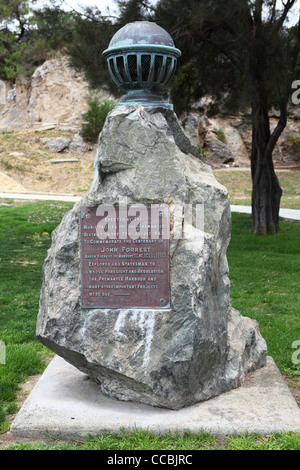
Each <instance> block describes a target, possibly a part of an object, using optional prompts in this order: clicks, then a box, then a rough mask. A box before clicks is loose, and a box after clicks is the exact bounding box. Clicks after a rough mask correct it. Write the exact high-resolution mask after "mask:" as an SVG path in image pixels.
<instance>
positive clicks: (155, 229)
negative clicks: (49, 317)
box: [80, 205, 170, 308]
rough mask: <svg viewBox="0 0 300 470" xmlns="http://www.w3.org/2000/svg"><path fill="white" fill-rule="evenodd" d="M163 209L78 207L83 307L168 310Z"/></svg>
mask: <svg viewBox="0 0 300 470" xmlns="http://www.w3.org/2000/svg"><path fill="white" fill-rule="evenodd" d="M169 225H170V221H169V207H168V206H166V205H151V206H141V205H135V206H128V207H127V206H124V207H121V206H118V207H114V206H99V207H98V208H83V209H82V210H81V224H80V242H81V301H82V304H81V305H82V307H83V308H124V307H140V308H169V306H170V294H169V291H170V288H169V282H170V279H169V278H170V275H169Z"/></svg>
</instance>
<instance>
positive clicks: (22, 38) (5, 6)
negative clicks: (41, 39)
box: [0, 0, 36, 80]
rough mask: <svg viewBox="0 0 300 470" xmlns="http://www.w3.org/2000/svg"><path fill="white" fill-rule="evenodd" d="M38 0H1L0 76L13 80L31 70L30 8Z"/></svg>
mask: <svg viewBox="0 0 300 470" xmlns="http://www.w3.org/2000/svg"><path fill="white" fill-rule="evenodd" d="M35 2H36V0H11V1H9V2H7V1H6V0H0V77H1V78H2V79H4V80H13V79H14V78H15V77H16V76H17V75H20V74H22V73H26V72H28V71H29V70H30V68H31V64H30V63H29V62H30V61H28V55H30V52H31V48H32V43H31V38H30V28H31V23H30V21H31V20H30V9H31V7H32V5H33V4H34V3H35Z"/></svg>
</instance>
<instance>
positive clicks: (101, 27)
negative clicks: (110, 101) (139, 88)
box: [67, 8, 122, 96]
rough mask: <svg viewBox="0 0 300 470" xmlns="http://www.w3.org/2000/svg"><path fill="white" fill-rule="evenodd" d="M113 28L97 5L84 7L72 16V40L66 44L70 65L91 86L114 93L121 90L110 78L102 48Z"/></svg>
mask: <svg viewBox="0 0 300 470" xmlns="http://www.w3.org/2000/svg"><path fill="white" fill-rule="evenodd" d="M117 29H118V27H117V25H116V24H113V23H112V22H111V21H110V20H109V19H107V18H105V17H103V16H102V14H101V12H100V11H99V10H98V9H97V8H94V9H92V8H87V9H86V10H85V14H84V15H77V16H76V18H75V22H74V28H73V36H72V42H71V43H70V44H69V45H68V48H67V52H68V55H69V59H70V65H71V66H72V67H73V68H74V69H75V70H77V71H79V72H81V73H83V75H84V77H85V79H86V80H87V82H88V83H89V86H90V87H91V89H99V88H101V89H107V90H108V91H109V92H110V93H112V94H113V95H114V96H120V95H121V93H122V92H120V90H119V89H118V88H117V86H116V85H115V84H114V82H113V81H112V79H111V78H110V75H109V73H108V68H107V64H106V61H105V59H104V57H103V55H102V52H103V51H104V50H105V49H107V47H108V44H109V42H110V40H111V38H112V36H113V35H114V34H115V32H116V31H117Z"/></svg>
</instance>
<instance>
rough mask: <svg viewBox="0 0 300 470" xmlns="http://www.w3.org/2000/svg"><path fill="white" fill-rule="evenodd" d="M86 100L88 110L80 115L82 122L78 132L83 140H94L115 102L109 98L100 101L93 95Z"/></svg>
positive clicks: (96, 138)
mask: <svg viewBox="0 0 300 470" xmlns="http://www.w3.org/2000/svg"><path fill="white" fill-rule="evenodd" d="M87 102H88V110H87V112H86V113H84V114H83V116H82V119H83V124H82V127H81V131H80V134H81V136H82V137H83V139H84V140H85V141H87V142H96V141H97V140H98V137H99V133H100V132H101V131H102V128H103V126H104V123H105V119H106V117H107V115H108V113H109V112H110V111H112V110H113V108H114V107H115V103H114V101H111V100H105V101H103V103H100V102H99V100H98V98H97V97H93V96H90V97H89V98H88V100H87Z"/></svg>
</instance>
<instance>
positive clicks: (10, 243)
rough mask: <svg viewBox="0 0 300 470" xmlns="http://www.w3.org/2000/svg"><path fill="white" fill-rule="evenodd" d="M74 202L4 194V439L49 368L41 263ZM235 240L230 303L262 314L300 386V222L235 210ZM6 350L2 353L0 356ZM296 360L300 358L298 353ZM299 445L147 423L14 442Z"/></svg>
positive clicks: (271, 345) (275, 348)
mask: <svg viewBox="0 0 300 470" xmlns="http://www.w3.org/2000/svg"><path fill="white" fill-rule="evenodd" d="M72 205H73V204H72V203H62V202H35V203H24V202H16V201H11V200H2V201H0V221H1V222H0V341H2V342H4V343H5V345H6V361H5V364H0V441H1V433H4V432H5V431H7V430H8V428H9V424H8V417H9V415H10V414H13V413H15V412H16V411H17V405H16V398H17V395H18V391H19V384H20V383H22V382H24V381H25V380H26V379H27V378H28V377H29V376H30V375H34V374H37V373H39V372H42V371H43V370H44V368H45V364H46V363H47V359H49V357H51V352H49V350H47V349H46V348H45V347H43V346H42V345H40V344H39V343H38V342H37V341H36V338H35V324H36V316H37V313H38V303H39V294H40V288H41V283H42V265H43V262H44V259H45V256H46V252H47V249H48V248H49V246H50V243H51V238H50V235H51V232H52V230H53V229H54V228H55V227H56V226H57V225H58V224H59V222H60V221H61V219H62V216H63V215H64V213H65V212H66V211H67V210H69V209H70V208H71V207H72ZM232 217H233V223H232V241H231V244H230V246H229V248H228V252H227V255H228V262H229V267H230V280H231V303H232V305H233V307H235V308H236V309H238V310H239V311H240V312H241V313H242V314H243V315H244V316H248V317H251V318H255V319H257V320H258V322H259V326H260V331H261V333H262V335H263V337H264V338H265V339H266V341H267V344H268V354H269V355H270V356H272V357H273V358H274V360H275V362H276V364H277V366H278V367H279V369H280V370H281V372H282V373H284V374H285V375H286V376H287V378H288V379H290V380H293V383H294V385H295V386H296V387H298V389H300V381H299V377H300V367H299V365H297V364H294V363H293V361H292V356H293V353H295V349H293V343H294V341H296V340H300V300H299V255H300V223H298V222H284V221H282V222H281V225H280V229H281V230H280V233H279V234H278V235H276V236H267V237H260V236H258V237H254V236H253V235H251V233H250V227H251V218H250V216H248V215H246V214H235V213H234V214H232ZM0 357H1V356H0ZM294 362H295V361H294ZM10 448H13V449H41V450H44V449H48V448H57V449H73V448H76V449H93V450H101V449H103V450H104V449H107V450H112V449H116V450H117V449H119V450H121V449H126V450H132V449H137V450H142V449H163V450H165V449H170V450H175V449H177V450H178V449H186V450H192V449H234V450H235V449H286V450H287V449H298V450H299V449H300V436H299V435H298V434H295V433H280V434H274V435H271V436H265V437H263V436H254V435H244V436H240V437H228V438H224V439H222V440H220V439H217V438H215V437H214V436H212V435H211V434H207V433H202V432H201V431H200V430H199V433H198V434H190V433H186V434H185V435H184V436H171V435H167V436H154V435H152V434H151V433H150V432H148V431H136V432H133V433H132V434H130V435H126V434H123V435H122V434H121V435H115V434H108V435H101V436H96V437H91V438H90V439H88V441H86V442H74V443H71V444H67V443H63V442H56V441H55V440H53V443H51V444H49V443H46V442H40V443H33V442H26V443H19V444H14V445H12V446H10V447H8V449H10Z"/></svg>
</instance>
